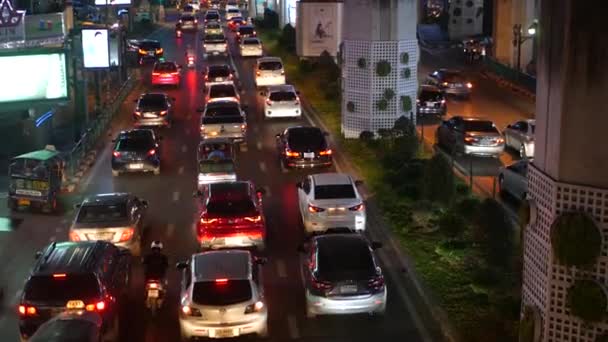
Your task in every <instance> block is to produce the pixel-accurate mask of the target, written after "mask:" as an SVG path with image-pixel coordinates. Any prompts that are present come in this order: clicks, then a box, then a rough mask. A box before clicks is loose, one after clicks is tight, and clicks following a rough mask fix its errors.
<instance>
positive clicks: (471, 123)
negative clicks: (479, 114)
mask: <svg viewBox="0 0 608 342" xmlns="http://www.w3.org/2000/svg"><path fill="white" fill-rule="evenodd" d="M464 129H465V131H468V132H496V127H494V123H492V121H481V120H466V121H464Z"/></svg>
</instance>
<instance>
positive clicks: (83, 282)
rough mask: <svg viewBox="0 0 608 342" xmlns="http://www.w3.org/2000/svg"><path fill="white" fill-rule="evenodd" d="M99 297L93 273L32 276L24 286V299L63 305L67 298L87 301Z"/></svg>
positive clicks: (97, 285)
mask: <svg viewBox="0 0 608 342" xmlns="http://www.w3.org/2000/svg"><path fill="white" fill-rule="evenodd" d="M97 298H99V283H98V282H97V279H96V278H95V276H94V275H93V274H67V275H66V276H65V277H53V276H52V275H43V276H33V277H31V278H30V280H29V281H28V282H27V284H26V286H25V299H26V300H28V301H32V302H37V301H40V302H44V303H49V304H51V305H61V306H63V305H65V304H66V303H67V301H68V300H82V301H84V302H85V303H89V302H91V301H92V300H95V299H97Z"/></svg>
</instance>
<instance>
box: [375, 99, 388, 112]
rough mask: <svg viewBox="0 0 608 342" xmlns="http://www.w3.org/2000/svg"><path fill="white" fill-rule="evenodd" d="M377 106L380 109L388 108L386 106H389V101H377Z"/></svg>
mask: <svg viewBox="0 0 608 342" xmlns="http://www.w3.org/2000/svg"><path fill="white" fill-rule="evenodd" d="M376 108H377V109H378V110H386V108H388V101H386V99H380V100H378V101H376Z"/></svg>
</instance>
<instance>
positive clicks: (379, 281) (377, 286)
mask: <svg viewBox="0 0 608 342" xmlns="http://www.w3.org/2000/svg"><path fill="white" fill-rule="evenodd" d="M368 285H369V286H370V287H372V288H373V289H374V290H381V289H382V288H383V287H384V277H383V276H382V275H381V274H380V275H377V276H376V277H374V278H372V279H371V280H370V281H369V282H368Z"/></svg>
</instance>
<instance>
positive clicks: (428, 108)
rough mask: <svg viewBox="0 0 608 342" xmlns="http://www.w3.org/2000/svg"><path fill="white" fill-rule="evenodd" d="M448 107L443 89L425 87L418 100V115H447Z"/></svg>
mask: <svg viewBox="0 0 608 342" xmlns="http://www.w3.org/2000/svg"><path fill="white" fill-rule="evenodd" d="M446 112H447V106H446V104H445V97H444V96H443V92H442V91H441V89H439V88H437V87H435V86H432V85H423V86H421V87H420V91H419V92H418V99H416V113H417V114H418V115H425V114H432V115H445V113H446Z"/></svg>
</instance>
